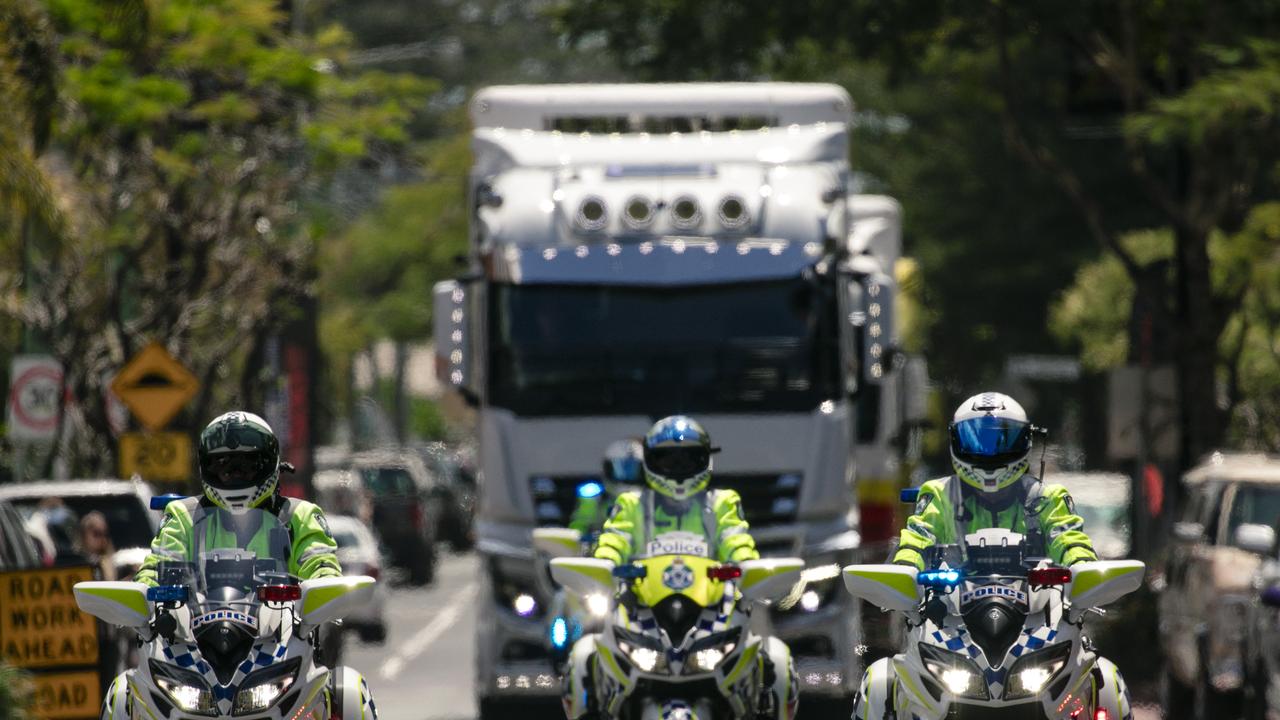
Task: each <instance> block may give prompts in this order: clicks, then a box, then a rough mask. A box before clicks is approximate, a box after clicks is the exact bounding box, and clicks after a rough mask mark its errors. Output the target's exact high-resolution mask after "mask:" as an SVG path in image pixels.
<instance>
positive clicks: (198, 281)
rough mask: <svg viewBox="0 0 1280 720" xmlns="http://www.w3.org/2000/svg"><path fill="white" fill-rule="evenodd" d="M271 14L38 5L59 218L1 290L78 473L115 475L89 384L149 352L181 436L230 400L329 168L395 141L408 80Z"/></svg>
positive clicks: (203, 3) (265, 9) (192, 5)
mask: <svg viewBox="0 0 1280 720" xmlns="http://www.w3.org/2000/svg"><path fill="white" fill-rule="evenodd" d="M279 7H280V6H279V4H278V3H275V2H270V1H268V0H238V1H235V2H232V1H230V0H226V1H222V0H212V1H211V0H199V1H197V0H185V1H184V0H178V1H176V2H168V3H162V4H152V3H145V2H141V1H140V0H139V1H137V2H122V3H113V4H102V3H95V2H88V1H85V0H56V1H55V2H51V3H49V4H48V17H49V19H50V21H51V24H52V27H53V28H54V29H55V30H56V32H57V38H58V42H57V45H56V53H55V55H54V57H53V60H52V64H53V65H54V66H56V67H57V68H58V69H59V72H60V75H59V80H58V84H57V90H58V96H57V97H58V117H57V122H56V124H55V132H54V133H53V135H52V137H51V140H50V144H49V148H48V150H47V151H46V153H45V155H46V157H47V158H48V160H47V164H48V165H50V166H51V167H52V171H51V174H52V176H53V180H54V182H53V185H54V186H55V188H57V193H58V196H59V200H60V201H61V203H62V204H63V205H64V206H68V207H70V208H72V209H73V211H74V212H73V213H72V217H73V219H74V220H75V222H72V223H70V227H71V228H72V229H69V230H68V231H67V232H66V233H64V234H62V235H57V234H53V235H50V236H47V237H44V238H41V241H40V242H39V247H38V248H35V250H34V251H32V250H29V251H28V253H27V258H26V262H25V263H20V264H16V265H11V266H7V267H5V268H3V269H0V287H3V288H4V290H5V291H6V294H7V295H8V296H9V297H11V298H13V299H14V300H13V302H12V303H10V304H9V305H8V306H7V307H6V308H5V311H6V312H8V313H10V314H11V315H13V316H15V317H18V318H20V319H21V321H22V322H23V323H25V324H26V325H27V326H28V327H30V328H33V329H34V330H35V331H36V333H35V334H36V335H37V338H38V339H37V341H36V342H37V343H38V344H39V345H40V346H42V347H43V348H44V349H47V350H48V351H49V352H51V353H52V354H53V355H55V356H57V357H58V358H59V359H60V360H61V362H62V363H63V367H64V371H65V373H66V377H67V381H68V384H69V386H70V389H71V391H72V392H71V397H72V398H74V406H73V407H72V408H69V412H68V413H66V414H65V415H64V417H65V418H66V420H64V427H67V428H68V429H73V430H74V432H72V433H70V435H69V436H68V437H69V438H70V439H71V440H73V443H72V447H71V456H72V458H71V459H72V461H73V462H72V467H73V469H75V470H77V471H79V472H96V473H103V472H112V471H113V470H114V462H113V460H114V453H113V450H112V443H111V442H110V437H109V435H108V434H107V428H108V427H109V425H110V424H109V422H108V418H107V416H106V406H105V402H104V384H105V382H106V381H108V380H109V379H110V377H111V375H112V374H113V373H114V371H115V369H116V368H118V367H119V366H120V365H121V364H122V363H123V362H124V361H125V360H127V359H128V358H129V357H130V356H131V355H132V354H133V353H134V352H135V351H136V350H138V349H139V348H140V347H141V346H142V345H143V344H145V342H147V341H148V340H158V341H160V342H162V343H163V344H164V345H165V346H166V347H167V348H168V349H169V351H170V352H172V353H173V354H174V355H175V356H177V357H178V358H179V359H180V360H181V361H183V362H184V363H185V364H186V365H187V366H188V367H190V368H191V369H192V370H193V372H195V374H196V375H197V377H198V378H199V379H200V381H201V386H202V389H201V392H200V394H199V396H198V397H197V399H196V401H195V402H194V403H193V404H192V405H191V406H190V407H189V408H188V410H187V411H186V413H185V414H184V415H183V416H180V426H185V427H186V428H187V429H189V430H191V429H194V428H195V427H197V426H198V424H199V423H200V421H201V420H203V419H207V416H209V415H210V412H211V410H212V409H214V408H221V407H224V406H226V405H227V404H230V403H233V402H237V401H238V402H244V401H246V398H243V397H240V396H241V395H243V388H244V387H246V386H252V385H253V382H252V378H253V377H254V376H255V375H256V374H257V370H258V368H257V367H256V366H255V365H254V362H253V361H252V360H253V358H255V357H259V356H260V353H259V352H257V351H256V349H255V348H256V346H258V345H260V344H261V343H262V342H264V340H265V338H266V337H267V336H268V335H269V334H270V333H272V332H275V331H277V330H278V329H279V328H280V327H281V326H282V324H283V323H285V322H288V321H290V320H291V319H293V318H292V316H293V315H294V314H296V313H297V312H298V308H299V307H300V306H301V305H302V303H301V301H302V300H303V299H305V298H307V297H310V296H311V294H312V293H313V292H314V287H313V285H314V274H315V273H314V269H313V268H314V254H315V244H314V237H313V235H312V230H313V222H312V220H313V216H312V214H311V208H312V204H311V201H312V200H313V199H314V198H315V197H317V196H319V195H322V194H323V185H324V183H325V182H326V178H328V177H331V176H332V173H333V172H334V171H336V170H337V169H339V168H341V167H343V166H345V165H347V164H350V163H353V162H358V161H360V160H361V159H362V158H365V157H367V156H369V155H370V154H373V153H375V152H394V151H397V150H398V149H403V148H404V147H405V146H406V140H407V138H406V136H405V134H404V132H403V126H404V125H405V124H406V123H407V122H408V120H409V118H410V116H411V114H412V109H411V107H412V103H413V102H415V101H416V99H417V98H418V97H419V96H420V94H421V93H422V91H423V83H422V82H421V81H420V80H418V79H416V78H411V77H403V76H394V75H388V74H385V73H361V72H349V71H346V70H345V69H344V68H343V64H342V63H343V60H344V57H345V54H346V53H347V52H348V49H349V43H350V38H349V36H348V35H347V34H346V33H345V31H343V30H342V29H341V28H340V27H336V26H333V27H329V28H325V29H322V30H320V31H318V32H317V33H316V34H315V35H314V36H308V35H300V34H297V33H294V32H292V30H291V26H290V22H289V18H288V17H286V16H284V15H283V14H282V13H281V11H280V9H279ZM246 378H248V380H246ZM237 381H240V382H237Z"/></svg>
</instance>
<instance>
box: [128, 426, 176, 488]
mask: <svg viewBox="0 0 1280 720" xmlns="http://www.w3.org/2000/svg"><path fill="white" fill-rule="evenodd" d="M134 473H137V474H138V475H141V476H142V479H143V480H187V479H188V478H190V476H191V438H190V437H188V436H187V435H186V434H185V433H180V432H159V433H125V434H123V435H121V436H120V476H121V477H131V476H132V475H133V474H134Z"/></svg>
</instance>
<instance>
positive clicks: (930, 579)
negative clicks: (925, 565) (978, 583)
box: [916, 570, 964, 590]
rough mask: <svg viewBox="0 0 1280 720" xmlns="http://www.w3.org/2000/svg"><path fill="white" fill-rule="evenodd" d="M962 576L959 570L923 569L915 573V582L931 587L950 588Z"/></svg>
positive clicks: (957, 583)
mask: <svg viewBox="0 0 1280 720" xmlns="http://www.w3.org/2000/svg"><path fill="white" fill-rule="evenodd" d="M962 577H964V576H963V575H962V574H961V572H960V571H959V570H925V571H923V572H921V573H919V574H917V575H916V584H917V585H922V586H924V587H931V588H946V589H948V590H949V589H951V588H953V587H955V586H956V585H959V584H960V579H961V578H962Z"/></svg>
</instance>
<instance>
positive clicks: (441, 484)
mask: <svg viewBox="0 0 1280 720" xmlns="http://www.w3.org/2000/svg"><path fill="white" fill-rule="evenodd" d="M413 450H414V451H415V452H416V453H417V454H418V456H419V457H421V458H422V461H423V462H424V463H425V464H426V466H427V469H428V470H429V471H430V472H431V473H432V474H433V475H435V478H436V484H435V486H434V492H435V493H436V494H437V495H438V497H439V498H440V513H441V514H440V532H439V537H440V538H441V539H442V540H447V541H448V543H449V545H450V547H452V548H453V549H454V550H466V549H469V548H470V547H471V546H472V545H474V544H475V510H476V480H475V475H474V474H473V473H472V472H471V469H470V468H469V467H467V466H466V465H465V464H464V463H463V462H462V459H461V457H460V456H459V453H458V452H457V451H456V450H454V449H452V448H450V447H449V446H447V445H445V444H444V443H438V442H437V443H429V444H426V445H417V446H415V447H414V448H413Z"/></svg>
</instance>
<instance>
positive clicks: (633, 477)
mask: <svg viewBox="0 0 1280 720" xmlns="http://www.w3.org/2000/svg"><path fill="white" fill-rule="evenodd" d="M643 478H644V449H643V448H642V447H641V445H640V442H639V441H638V440H633V439H627V440H617V441H615V442H611V443H609V447H608V448H606V449H605V451H604V481H605V482H606V483H617V484H621V485H638V484H639V483H640V481H641V480H642V479H643Z"/></svg>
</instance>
